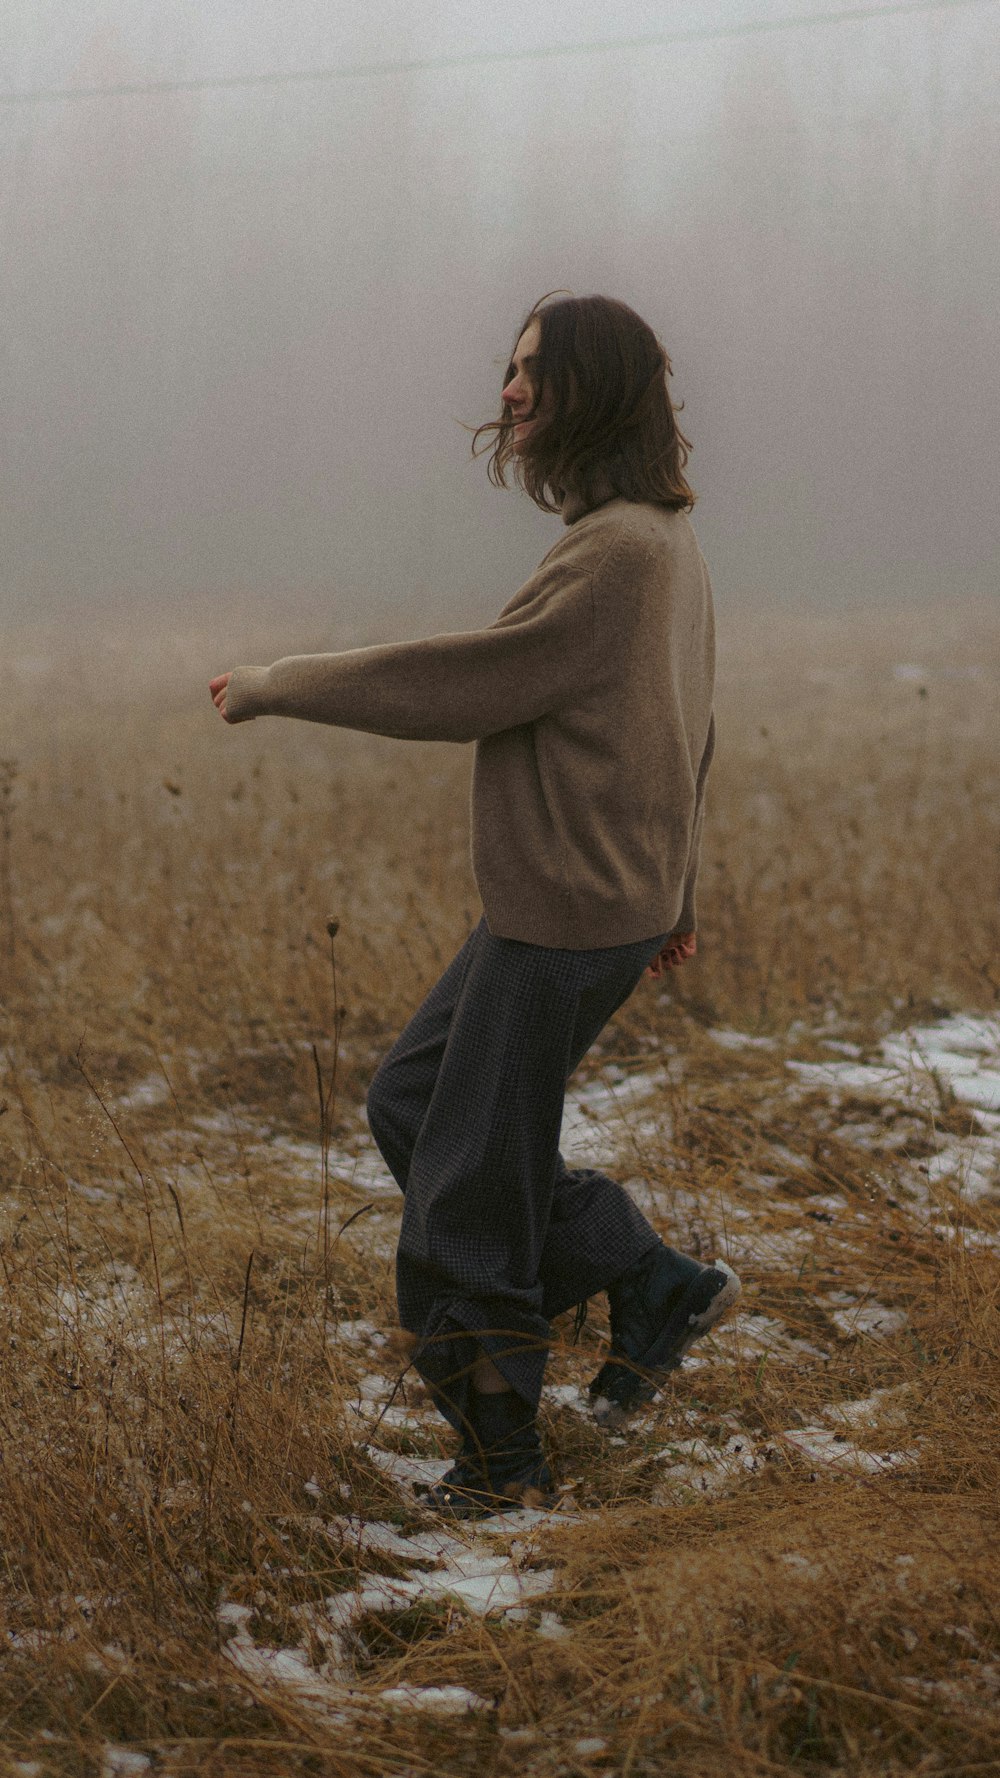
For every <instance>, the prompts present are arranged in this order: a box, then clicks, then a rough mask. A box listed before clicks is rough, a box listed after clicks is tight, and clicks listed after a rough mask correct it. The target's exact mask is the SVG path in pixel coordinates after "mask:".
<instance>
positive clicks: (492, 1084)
mask: <svg viewBox="0 0 1000 1778" xmlns="http://www.w3.org/2000/svg"><path fill="white" fill-rule="evenodd" d="M664 943H665V935H660V936H658V937H651V938H648V939H643V940H641V941H640V942H638V943H635V944H628V945H616V946H613V947H610V948H608V949H604V950H595V951H573V950H555V949H549V948H548V947H545V946H541V945H529V944H522V943H520V942H518V941H516V940H513V939H502V938H494V937H493V935H492V934H491V933H490V931H489V929H488V927H487V925H486V922H485V920H483V921H481V922H480V924H479V925H478V927H477V928H476V930H475V931H474V932H473V933H472V934H471V936H470V937H469V938H468V939H467V941H466V943H465V944H464V945H463V946H462V949H461V950H460V951H459V953H458V955H457V956H456V957H455V959H454V961H453V962H452V963H451V964H450V965H449V967H448V969H447V970H446V971H445V973H444V975H443V976H442V977H441V979H440V981H439V982H438V983H437V984H436V986H435V987H434V988H432V989H431V992H430V993H429V995H428V996H427V999H426V1000H425V1001H424V1003H423V1005H422V1006H421V1007H420V1008H419V1010H418V1011H417V1012H416V1013H415V1014H414V1016H413V1018H412V1019H411V1020H410V1022H409V1024H408V1025H407V1026H406V1029H405V1030H404V1031H403V1033H402V1035H401V1036H400V1037H399V1038H398V1040H397V1041H396V1043H395V1044H394V1045H393V1047H392V1049H391V1050H390V1051H389V1053H388V1055H387V1056H386V1057H385V1060H384V1061H383V1062H382V1064H381V1066H380V1067H379V1069H378V1072H377V1073H376V1075H375V1078H374V1080H373V1081H372V1084H371V1088H370V1090H369V1094H368V1119H369V1123H370V1125H371V1130H372V1134H373V1135H374V1137H375V1140H376V1142H377V1143H378V1146H379V1148H380V1150H381V1152H382V1154H383V1156H384V1158H385V1161H386V1164H387V1165H388V1167H389V1169H390V1171H391V1172H392V1174H393V1176H394V1178H395V1179H396V1181H397V1183H398V1185H399V1187H400V1189H401V1191H402V1192H403V1193H404V1205H403V1221H402V1228H401V1232H400V1239H399V1248H398V1251H397V1256H396V1287H397V1296H398V1302H399V1317H400V1322H401V1325H402V1326H403V1327H404V1328H407V1329H408V1330H409V1331H410V1332H411V1333H413V1334H416V1335H418V1336H419V1344H418V1347H417V1350H416V1354H415V1358H414V1363H415V1365H416V1368H417V1369H418V1371H419V1372H420V1374H421V1375H422V1376H423V1377H424V1379H425V1381H426V1382H427V1384H428V1386H429V1388H430V1390H431V1393H432V1397H433V1399H434V1401H435V1403H436V1405H437V1407H438V1408H439V1409H440V1411H441V1412H442V1413H443V1414H444V1415H445V1417H446V1419H448V1420H449V1421H450V1422H451V1424H452V1425H453V1426H456V1427H459V1428H462V1427H464V1425H465V1424H466V1409H467V1400H468V1389H469V1386H470V1385H469V1375H470V1372H471V1368H472V1365H473V1364H474V1362H475V1360H476V1358H477V1357H478V1356H479V1353H480V1350H483V1351H485V1352H486V1353H487V1354H488V1356H489V1357H490V1358H491V1359H492V1360H493V1362H494V1364H495V1365H496V1366H497V1368H498V1370H500V1372H501V1373H502V1375H503V1376H504V1377H505V1378H506V1380H507V1381H508V1383H509V1384H510V1386H511V1387H512V1388H513V1389H515V1390H517V1392H518V1394H519V1395H521V1396H522V1397H523V1398H524V1400H525V1401H526V1402H528V1403H529V1404H530V1405H531V1407H532V1409H534V1408H535V1407H536V1406H537V1404H538V1399H539V1396H540V1393H541V1387H542V1375H543V1372H544V1369H545V1361H546V1357H547V1354H548V1341H549V1321H550V1318H551V1317H552V1316H553V1315H557V1314H559V1313H560V1312H561V1311H563V1310H564V1309H567V1308H569V1307H570V1306H571V1305H573V1304H575V1303H578V1302H581V1301H584V1300H585V1299H586V1298H587V1297H589V1296H592V1295H594V1293H595V1292H596V1291H598V1290H602V1289H603V1288H604V1287H605V1286H606V1285H607V1284H609V1283H610V1282H611V1281H612V1280H613V1279H615V1278H617V1277H619V1276H620V1274H621V1273H622V1272H624V1271H625V1270H627V1268H628V1267H629V1266H631V1265H633V1264H634V1263H635V1261H636V1260H637V1259H639V1258H641V1257H642V1255H643V1254H644V1253H645V1252H647V1251H648V1249H649V1248H650V1247H651V1246H652V1245H653V1244H654V1243H655V1241H656V1239H657V1236H656V1233H655V1230H654V1229H653V1228H652V1227H651V1226H650V1224H649V1223H648V1222H647V1221H646V1218H645V1217H644V1216H643V1215H642V1214H641V1212H640V1211H639V1210H638V1209H637V1207H636V1206H635V1204H633V1202H632V1200H631V1198H629V1196H628V1195H627V1193H626V1192H625V1191H623V1190H622V1188H621V1186H619V1185H616V1184H615V1183H614V1181H613V1180H611V1179H608V1178H607V1177H606V1176H605V1175H604V1174H603V1173H599V1172H596V1171H594V1170H591V1169H575V1168H574V1169H571V1168H568V1167H567V1166H566V1164H565V1162H564V1161H563V1158H562V1156H561V1154H560V1153H559V1132H560V1127H561V1123H562V1113H563V1100H564V1096H565V1091H566V1081H567V1078H568V1076H569V1075H570V1074H571V1073H572V1071H573V1069H574V1068H575V1067H576V1065H577V1063H578V1062H579V1061H580V1059H581V1057H583V1056H584V1055H585V1054H586V1052H587V1050H588V1049H589V1048H590V1046H591V1044H592V1043H593V1042H594V1039H595V1038H596V1037H597V1035H598V1033H599V1032H600V1031H601V1030H602V1029H603V1027H604V1025H605V1024H606V1023H607V1021H608V1019H609V1018H610V1017H611V1015H612V1013H613V1012H615V1011H616V1009H617V1008H618V1007H619V1006H621V1004H622V1003H623V1001H625V1000H626V999H627V998H628V996H629V994H631V992H632V990H633V988H634V987H635V986H636V984H637V982H638V981H639V979H640V977H641V975H642V973H643V970H644V969H645V968H646V965H647V964H648V963H650V962H651V961H652V959H653V957H655V956H656V954H657V952H658V951H659V950H660V948H661V946H662V945H663V944H664Z"/></svg>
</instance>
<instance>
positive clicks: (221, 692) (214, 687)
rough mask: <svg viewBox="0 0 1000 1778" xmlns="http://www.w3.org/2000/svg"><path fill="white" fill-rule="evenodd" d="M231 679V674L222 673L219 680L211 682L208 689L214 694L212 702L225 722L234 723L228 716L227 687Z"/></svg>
mask: <svg viewBox="0 0 1000 1778" xmlns="http://www.w3.org/2000/svg"><path fill="white" fill-rule="evenodd" d="M231 678H232V674H231V673H220V674H219V677H218V679H212V680H210V681H209V686H208V689H209V691H210V692H211V694H212V702H213V704H214V705H215V708H216V709H217V710H218V712H219V715H220V716H221V717H222V719H223V721H224V722H230V721H232V718H231V717H229V716H227V715H226V686H227V685H228V684H229V681H230V679H231Z"/></svg>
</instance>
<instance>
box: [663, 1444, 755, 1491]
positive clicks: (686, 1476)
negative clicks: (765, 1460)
mask: <svg viewBox="0 0 1000 1778" xmlns="http://www.w3.org/2000/svg"><path fill="white" fill-rule="evenodd" d="M660 1460H661V1461H662V1462H663V1463H664V1464H665V1465H666V1466H667V1479H668V1484H673V1485H674V1486H681V1487H685V1488H691V1489H693V1490H694V1492H695V1493H697V1494H720V1493H722V1492H723V1490H724V1489H726V1488H729V1487H731V1486H732V1484H733V1482H734V1481H737V1480H738V1479H739V1478H740V1477H741V1476H743V1475H745V1474H746V1473H747V1472H748V1471H749V1472H751V1473H755V1472H756V1470H757V1468H758V1466H759V1459H758V1456H757V1452H756V1450H755V1448H754V1445H753V1441H752V1440H751V1439H750V1438H748V1437H747V1435H746V1433H743V1432H740V1433H738V1434H734V1435H733V1437H732V1438H730V1439H727V1440H726V1443H725V1444H724V1445H710V1444H708V1443H707V1442H706V1440H705V1439H701V1438H686V1439H678V1440H674V1441H672V1442H671V1443H670V1444H669V1445H668V1446H667V1447H666V1449H665V1450H664V1451H662V1452H661V1453H660ZM670 1497H671V1487H670V1486H669V1485H668V1486H667V1487H664V1488H657V1489H655V1490H654V1493H653V1501H654V1504H656V1505H663V1504H665V1503H667V1502H668V1501H669V1499H670Z"/></svg>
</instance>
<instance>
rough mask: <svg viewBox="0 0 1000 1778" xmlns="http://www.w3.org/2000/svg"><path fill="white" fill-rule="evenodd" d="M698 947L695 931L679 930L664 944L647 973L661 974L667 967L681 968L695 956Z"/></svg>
mask: <svg viewBox="0 0 1000 1778" xmlns="http://www.w3.org/2000/svg"><path fill="white" fill-rule="evenodd" d="M697 949H698V940H697V938H696V937H695V934H694V933H693V932H677V933H675V934H674V936H673V938H672V939H671V940H670V943H669V944H666V945H664V947H663V949H662V951H661V952H660V954H659V956H658V957H654V958H653V961H652V963H651V964H650V965H649V968H648V969H647V971H646V974H647V975H654V976H660V975H662V974H663V971H664V970H665V969H679V968H680V965H681V964H682V963H685V962H686V961H687V959H688V958H689V957H693V956H694V954H695V952H696V951H697Z"/></svg>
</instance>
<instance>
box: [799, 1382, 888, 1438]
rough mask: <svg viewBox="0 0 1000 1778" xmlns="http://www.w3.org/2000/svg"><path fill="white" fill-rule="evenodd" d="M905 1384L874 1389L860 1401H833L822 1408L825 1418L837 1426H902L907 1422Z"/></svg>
mask: <svg viewBox="0 0 1000 1778" xmlns="http://www.w3.org/2000/svg"><path fill="white" fill-rule="evenodd" d="M905 1388H906V1386H905V1384H897V1385H896V1387H895V1388H888V1389H873V1390H872V1393H871V1394H870V1395H866V1396H864V1397H863V1398H862V1399H861V1400H860V1401H832V1402H829V1403H828V1404H827V1406H826V1407H825V1408H821V1409H820V1412H821V1413H822V1415H823V1417H824V1419H826V1420H832V1421H833V1422H834V1424H835V1425H837V1426H847V1427H850V1428H853V1427H855V1426H901V1425H905V1423H906V1409H905V1407H904V1405H903V1400H902V1397H903V1395H904V1393H905Z"/></svg>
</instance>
